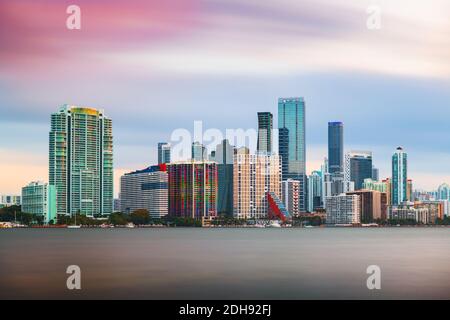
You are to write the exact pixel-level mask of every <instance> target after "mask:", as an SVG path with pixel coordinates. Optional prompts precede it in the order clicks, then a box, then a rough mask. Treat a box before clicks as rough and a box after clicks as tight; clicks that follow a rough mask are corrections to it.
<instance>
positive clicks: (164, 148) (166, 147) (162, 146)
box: [158, 142, 170, 164]
mask: <svg viewBox="0 0 450 320" xmlns="http://www.w3.org/2000/svg"><path fill="white" fill-rule="evenodd" d="M163 163H170V144H168V143H167V142H159V143H158V164H163Z"/></svg>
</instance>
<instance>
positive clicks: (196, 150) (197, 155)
mask: <svg viewBox="0 0 450 320" xmlns="http://www.w3.org/2000/svg"><path fill="white" fill-rule="evenodd" d="M191 151H192V160H195V161H203V160H207V159H206V158H207V154H206V148H205V146H204V145H203V144H201V143H200V142H198V141H195V142H193V143H192V150H191Z"/></svg>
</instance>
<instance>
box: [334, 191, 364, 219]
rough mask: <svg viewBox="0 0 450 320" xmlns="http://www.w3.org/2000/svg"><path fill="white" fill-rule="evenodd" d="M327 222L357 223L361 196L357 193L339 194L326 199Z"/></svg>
mask: <svg viewBox="0 0 450 320" xmlns="http://www.w3.org/2000/svg"><path fill="white" fill-rule="evenodd" d="M326 213H327V220H326V223H327V224H331V225H333V224H359V223H360V222H361V220H360V217H361V198H360V196H359V195H356V194H353V195H346V194H340V195H337V196H331V197H327V199H326Z"/></svg>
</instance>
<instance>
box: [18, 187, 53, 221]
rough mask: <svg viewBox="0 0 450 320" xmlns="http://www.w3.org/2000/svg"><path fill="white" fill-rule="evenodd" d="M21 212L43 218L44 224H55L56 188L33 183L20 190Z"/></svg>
mask: <svg viewBox="0 0 450 320" xmlns="http://www.w3.org/2000/svg"><path fill="white" fill-rule="evenodd" d="M22 212H25V213H30V214H33V215H35V216H41V217H43V222H44V223H45V224H49V223H52V222H53V223H56V188H55V186H53V185H49V184H48V183H44V182H40V181H33V182H30V183H29V184H28V185H26V186H25V187H23V188H22Z"/></svg>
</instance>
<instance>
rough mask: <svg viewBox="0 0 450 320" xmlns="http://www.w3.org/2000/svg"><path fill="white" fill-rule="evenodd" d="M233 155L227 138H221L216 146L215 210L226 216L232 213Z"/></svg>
mask: <svg viewBox="0 0 450 320" xmlns="http://www.w3.org/2000/svg"><path fill="white" fill-rule="evenodd" d="M233 155H234V148H233V147H232V146H231V145H230V143H229V142H228V140H223V141H222V142H221V143H220V144H218V145H217V147H216V152H215V161H216V162H217V176H218V180H217V185H218V188H217V189H218V193H217V212H218V214H224V215H228V216H232V215H233Z"/></svg>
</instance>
